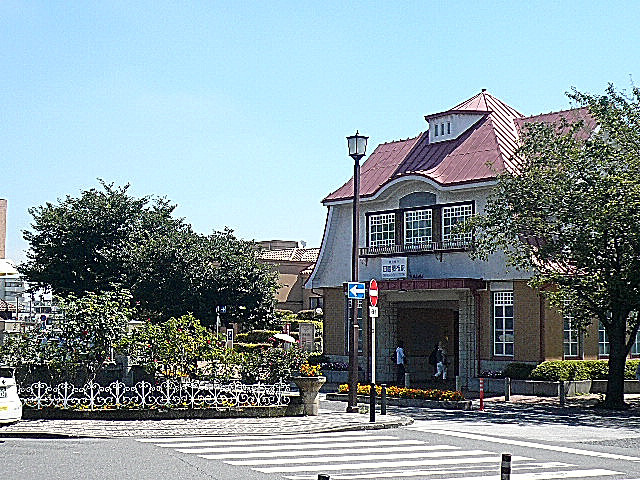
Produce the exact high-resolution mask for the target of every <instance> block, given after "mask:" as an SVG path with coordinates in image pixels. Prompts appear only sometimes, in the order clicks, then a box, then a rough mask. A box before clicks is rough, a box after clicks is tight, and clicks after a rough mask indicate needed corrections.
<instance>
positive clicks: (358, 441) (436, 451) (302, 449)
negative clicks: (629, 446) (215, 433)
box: [137, 431, 622, 480]
mask: <svg viewBox="0 0 640 480" xmlns="http://www.w3.org/2000/svg"><path fill="white" fill-rule="evenodd" d="M137 440H138V441H139V442H144V443H151V444H154V445H156V446H158V447H160V448H170V449H173V450H175V451H177V452H180V453H184V454H190V455H198V456H200V457H201V458H205V459H208V460H216V461H221V462H224V463H226V464H228V465H232V466H238V467H248V468H251V469H252V470H254V471H256V472H261V473H265V474H273V475H275V476H276V477H279V478H286V479H289V480H316V479H317V478H318V474H320V473H322V474H326V475H330V478H331V480H372V479H388V478H406V479H412V478H413V479H429V480H462V479H465V480H489V479H495V478H498V477H497V476H498V474H499V468H500V467H499V466H500V460H501V456H500V455H499V454H497V453H495V452H490V451H487V450H480V449H478V450H465V449H462V448H460V447H457V446H454V445H447V444H445V443H441V444H437V445H432V444H428V443H427V442H424V441H422V440H403V439H400V438H398V437H396V436H394V435H378V434H373V433H369V432H366V431H364V432H329V433H318V434H313V435H309V434H305V435H273V436H257V435H244V436H243V435H237V436H233V437H175V438H168V437H163V438H140V439H137ZM620 475H622V474H621V472H615V471H612V470H606V469H581V468H579V467H577V466H576V465H572V464H569V463H561V462H540V461H536V460H535V459H533V458H528V457H519V456H513V457H512V474H511V479H512V480H543V479H549V480H551V479H570V478H593V477H605V478H611V479H612V480H617V479H618V478H620ZM614 476H615V479H614Z"/></svg>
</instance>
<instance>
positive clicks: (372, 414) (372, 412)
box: [369, 383, 377, 422]
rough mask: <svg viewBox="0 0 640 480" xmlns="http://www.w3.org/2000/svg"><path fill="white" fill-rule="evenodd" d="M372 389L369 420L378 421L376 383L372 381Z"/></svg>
mask: <svg viewBox="0 0 640 480" xmlns="http://www.w3.org/2000/svg"><path fill="white" fill-rule="evenodd" d="M370 386H371V391H370V392H369V421H370V422H375V421H376V393H377V392H376V384H375V383H372V384H371V385H370Z"/></svg>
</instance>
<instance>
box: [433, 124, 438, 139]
mask: <svg viewBox="0 0 640 480" xmlns="http://www.w3.org/2000/svg"><path fill="white" fill-rule="evenodd" d="M434 133H435V135H436V137H437V136H438V124H437V123H436V131H435V132H434Z"/></svg>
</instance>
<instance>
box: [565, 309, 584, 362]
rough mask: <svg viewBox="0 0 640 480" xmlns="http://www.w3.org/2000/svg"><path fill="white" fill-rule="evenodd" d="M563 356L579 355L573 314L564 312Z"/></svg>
mask: <svg viewBox="0 0 640 480" xmlns="http://www.w3.org/2000/svg"><path fill="white" fill-rule="evenodd" d="M563 317H564V340H563V347H564V356H565V357H577V356H579V355H580V342H579V339H580V337H579V333H578V329H577V328H576V326H575V322H574V321H573V316H572V315H570V314H568V313H564V314H563Z"/></svg>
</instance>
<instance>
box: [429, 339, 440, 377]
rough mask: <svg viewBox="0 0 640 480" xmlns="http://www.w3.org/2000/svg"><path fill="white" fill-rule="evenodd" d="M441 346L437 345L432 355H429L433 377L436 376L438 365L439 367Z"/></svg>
mask: <svg viewBox="0 0 640 480" xmlns="http://www.w3.org/2000/svg"><path fill="white" fill-rule="evenodd" d="M439 346H440V345H439V344H438V343H436V345H435V347H433V350H432V351H431V353H430V354H429V365H431V369H432V370H431V375H434V376H435V374H436V373H437V371H438V370H437V365H438V347H439Z"/></svg>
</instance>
